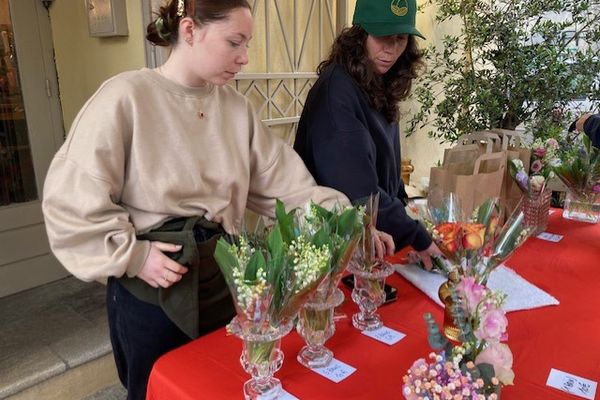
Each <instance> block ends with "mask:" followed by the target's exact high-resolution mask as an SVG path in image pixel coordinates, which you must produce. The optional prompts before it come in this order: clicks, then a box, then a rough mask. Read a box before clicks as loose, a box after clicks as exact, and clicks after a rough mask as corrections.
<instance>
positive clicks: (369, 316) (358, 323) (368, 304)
mask: <svg viewBox="0 0 600 400" xmlns="http://www.w3.org/2000/svg"><path fill="white" fill-rule="evenodd" d="M348 271H350V272H351V273H353V274H354V289H352V301H354V302H355V303H356V304H358V308H359V309H360V312H359V313H357V314H354V315H353V316H352V325H354V327H355V328H356V329H359V330H361V331H364V330H375V329H378V328H381V327H382V326H383V323H382V322H381V317H380V316H379V315H378V314H377V308H379V306H380V305H382V304H383V302H384V301H385V279H386V278H387V277H388V276H390V275H391V274H392V273H393V272H394V267H393V266H392V265H390V264H389V263H386V262H384V261H378V262H377V263H376V264H375V265H373V266H372V267H371V268H370V269H369V270H368V271H365V270H364V269H362V268H360V267H359V265H358V264H354V263H350V265H349V266H348Z"/></svg>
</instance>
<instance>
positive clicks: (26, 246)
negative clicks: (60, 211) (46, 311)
mask: <svg viewBox="0 0 600 400" xmlns="http://www.w3.org/2000/svg"><path fill="white" fill-rule="evenodd" d="M53 57H54V55H53V46H52V32H51V29H50V19H49V15H48V11H47V10H46V9H45V8H44V6H43V5H42V2H41V1H39V0H0V297H2V296H6V295H9V294H12V293H15V292H18V291H21V290H24V289H28V288H30V287H33V286H37V285H41V284H43V283H46V282H50V281H52V280H55V279H58V278H60V277H63V276H65V275H66V271H65V270H64V269H63V268H62V267H61V266H60V265H59V264H58V262H57V261H56V260H55V259H54V257H53V256H52V255H51V253H50V248H49V245H48V240H47V238H46V234H45V228H44V223H43V216H42V212H41V201H40V199H41V194H42V188H43V182H44V178H45V175H46V172H47V170H48V166H49V164H50V161H51V160H52V157H53V155H54V153H55V152H56V150H57V149H58V147H59V146H60V144H61V143H62V140H63V135H64V128H63V126H62V125H63V124H62V115H61V110H60V103H59V99H58V85H57V79H56V69H55V65H54V58H53Z"/></svg>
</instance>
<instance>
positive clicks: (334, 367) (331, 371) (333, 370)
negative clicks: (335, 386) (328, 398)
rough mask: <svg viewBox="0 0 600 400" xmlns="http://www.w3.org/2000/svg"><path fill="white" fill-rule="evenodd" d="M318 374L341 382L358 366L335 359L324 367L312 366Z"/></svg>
mask: <svg viewBox="0 0 600 400" xmlns="http://www.w3.org/2000/svg"><path fill="white" fill-rule="evenodd" d="M311 369H312V370H313V371H315V372H316V373H317V374H319V375H321V376H324V377H325V378H327V379H329V380H331V381H333V382H335V383H340V382H341V381H343V380H344V379H346V378H347V377H349V376H350V375H352V374H353V373H354V371H356V368H354V367H352V366H350V365H348V364H346V363H343V362H341V361H340V360H337V359H335V358H334V359H333V360H331V364H329V365H328V366H326V367H323V368H311Z"/></svg>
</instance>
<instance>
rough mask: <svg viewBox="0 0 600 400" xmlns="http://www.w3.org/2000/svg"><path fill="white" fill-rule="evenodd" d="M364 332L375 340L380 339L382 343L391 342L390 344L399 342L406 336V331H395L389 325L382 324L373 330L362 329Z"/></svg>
mask: <svg viewBox="0 0 600 400" xmlns="http://www.w3.org/2000/svg"><path fill="white" fill-rule="evenodd" d="M362 334H363V335H366V336H368V337H370V338H373V339H375V340H379V341H380V342H382V343H385V344H389V345H390V346H391V345H394V344H396V343H398V342H399V341H401V340H402V339H404V337H405V336H406V335H405V334H404V333H402V332H398V331H395V330H393V329H392V328H388V327H387V326H382V327H381V328H378V329H374V330H372V331H362Z"/></svg>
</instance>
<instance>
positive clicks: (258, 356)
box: [228, 317, 293, 400]
mask: <svg viewBox="0 0 600 400" xmlns="http://www.w3.org/2000/svg"><path fill="white" fill-rule="evenodd" d="M292 327H293V323H292V321H289V322H285V323H282V324H281V325H279V326H276V327H267V328H265V327H250V328H248V327H247V326H245V327H242V324H240V322H239V320H238V318H237V317H235V318H234V319H233V320H232V321H231V323H230V324H229V325H228V330H229V331H230V332H231V333H233V334H234V335H236V336H237V337H239V338H240V339H242V341H243V348H242V355H241V357H240V363H241V364H242V367H243V368H244V371H246V372H247V373H248V374H250V376H251V379H249V380H248V381H246V383H244V398H245V399H246V400H254V399H260V400H271V399H277V398H278V397H279V395H280V394H281V392H282V386H281V381H280V380H279V379H277V378H275V377H274V376H273V375H274V374H275V372H277V371H278V370H279V369H280V368H281V366H282V365H283V352H282V351H281V348H280V347H281V338H282V337H283V336H285V335H287V334H288V333H289V332H290V331H291V330H292Z"/></svg>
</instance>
